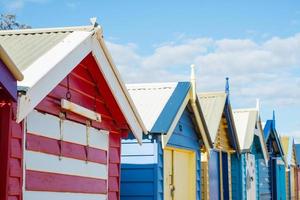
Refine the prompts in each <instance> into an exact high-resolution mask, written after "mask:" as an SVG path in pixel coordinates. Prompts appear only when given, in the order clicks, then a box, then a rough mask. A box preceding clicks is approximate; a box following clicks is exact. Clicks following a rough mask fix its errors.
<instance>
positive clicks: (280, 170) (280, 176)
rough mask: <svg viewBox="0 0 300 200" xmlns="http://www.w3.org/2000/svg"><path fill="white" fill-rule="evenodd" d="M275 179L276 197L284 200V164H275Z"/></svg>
mask: <svg viewBox="0 0 300 200" xmlns="http://www.w3.org/2000/svg"><path fill="white" fill-rule="evenodd" d="M278 159H279V158H278ZM279 160H280V159H279ZM276 179H277V180H276V181H277V184H276V186H277V188H276V190H277V199H278V200H285V199H286V176H285V165H284V164H277V165H276Z"/></svg>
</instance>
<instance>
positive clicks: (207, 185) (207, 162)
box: [198, 78, 240, 200]
mask: <svg viewBox="0 0 300 200" xmlns="http://www.w3.org/2000/svg"><path fill="white" fill-rule="evenodd" d="M198 97H199V99H200V105H201V108H202V109H203V113H204V118H205V121H206V123H207V127H208V131H209V134H210V138H211V140H212V142H213V148H212V149H211V151H210V158H207V157H206V155H205V154H202V165H203V166H205V167H203V168H202V179H203V180H202V190H203V193H204V194H205V195H203V198H202V199H212V200H219V199H221V200H226V199H232V193H233V192H235V191H233V190H235V188H232V186H231V180H232V176H234V175H235V174H236V172H234V171H232V170H231V169H232V168H233V166H231V163H232V162H231V160H232V159H239V152H240V148H239V143H238V138H237V135H236V130H235V125H234V119H233V113H232V109H231V104H230V100H229V84H228V78H227V81H226V91H225V92H211V93H200V94H198Z"/></svg>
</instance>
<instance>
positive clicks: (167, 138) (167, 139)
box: [162, 93, 190, 149]
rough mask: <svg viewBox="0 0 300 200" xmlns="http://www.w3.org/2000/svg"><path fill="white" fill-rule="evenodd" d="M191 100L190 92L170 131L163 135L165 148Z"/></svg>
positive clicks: (163, 146)
mask: <svg viewBox="0 0 300 200" xmlns="http://www.w3.org/2000/svg"><path fill="white" fill-rule="evenodd" d="M189 100H190V93H188V94H187V95H186V97H185V99H184V101H183V102H182V104H181V106H180V108H179V110H178V112H177V114H176V116H175V118H174V120H173V122H172V124H171V126H170V128H169V130H168V132H167V134H166V135H162V148H163V149H164V148H165V147H166V146H167V144H168V141H169V139H170V138H171V135H172V134H173V132H174V129H175V128H176V125H177V123H178V121H179V119H180V117H181V115H182V113H183V112H184V109H185V108H186V106H187V104H188V103H189Z"/></svg>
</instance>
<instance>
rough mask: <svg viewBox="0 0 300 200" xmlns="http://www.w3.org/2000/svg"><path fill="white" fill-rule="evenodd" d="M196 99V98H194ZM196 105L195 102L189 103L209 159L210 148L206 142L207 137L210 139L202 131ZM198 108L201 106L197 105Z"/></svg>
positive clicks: (208, 135)
mask: <svg viewBox="0 0 300 200" xmlns="http://www.w3.org/2000/svg"><path fill="white" fill-rule="evenodd" d="M196 98H198V97H197V96H196ZM196 104H197V103H196V100H195V101H193V102H191V106H192V109H193V112H194V115H195V119H196V123H197V126H198V129H199V131H200V134H201V137H202V140H203V142H204V146H205V149H206V152H207V157H208V158H209V157H210V148H211V146H210V144H209V142H208V138H207V137H210V134H209V133H208V132H206V131H205V129H204V125H203V123H202V120H201V116H200V110H199V109H198V106H197V105H196ZM199 106H201V105H200V103H199ZM203 120H205V119H203Z"/></svg>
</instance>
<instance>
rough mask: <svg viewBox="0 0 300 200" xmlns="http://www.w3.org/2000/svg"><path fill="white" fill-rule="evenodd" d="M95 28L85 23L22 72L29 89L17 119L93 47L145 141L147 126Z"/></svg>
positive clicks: (134, 128) (136, 132)
mask: <svg viewBox="0 0 300 200" xmlns="http://www.w3.org/2000/svg"><path fill="white" fill-rule="evenodd" d="M72 29H73V28H72ZM93 29H94V31H92V30H90V29H89V27H88V28H85V27H83V28H82V29H80V30H81V31H74V32H72V33H70V34H69V35H68V36H67V37H66V38H65V39H63V40H62V41H61V42H59V43H58V44H57V45H56V46H54V47H53V48H52V49H50V50H49V51H48V52H47V53H45V54H44V55H42V56H41V57H40V58H38V59H37V60H36V61H35V62H34V63H32V64H31V65H30V66H29V67H28V68H27V69H26V70H25V71H24V72H22V73H23V74H24V77H25V79H24V80H23V81H21V82H18V85H19V86H24V87H27V88H29V89H28V91H27V92H26V95H21V96H20V97H19V99H18V109H17V120H16V121H17V122H18V123H19V122H20V121H22V120H23V119H24V118H25V117H26V116H27V115H28V114H29V113H30V111H32V110H33V109H34V108H35V107H36V106H37V105H38V103H40V102H41V101H42V100H43V98H45V97H46V95H47V94H48V93H49V92H50V91H51V90H52V89H53V88H54V87H55V86H56V85H57V84H58V83H59V82H60V81H62V80H63V78H65V76H66V75H67V74H69V73H70V72H71V71H72V70H73V69H74V68H75V67H76V66H77V65H78V64H79V63H80V62H81V61H82V59H83V58H85V57H86V56H87V55H88V53H90V52H91V51H92V52H93V56H94V58H95V60H96V62H97V63H98V67H99V69H100V70H101V71H102V73H103V75H104V77H105V80H106V81H107V83H108V85H109V87H110V89H111V90H112V93H113V95H114V97H115V99H116V101H117V103H118V105H119V107H120V109H121V111H122V113H123V114H124V116H125V118H126V121H127V123H128V124H129V127H130V129H131V131H132V132H133V134H134V135H135V137H136V138H137V140H138V142H139V143H140V144H141V142H142V135H143V132H144V133H145V134H147V130H146V128H145V126H144V124H143V122H142V120H141V118H140V116H139V114H138V112H137V110H136V108H135V106H134V104H133V101H132V100H131V98H130V96H129V93H128V91H127V90H126V87H125V85H124V83H123V81H122V79H121V78H120V75H119V72H118V70H117V68H116V67H115V65H114V63H113V61H112V58H111V56H110V54H109V52H108V50H107V48H106V45H105V43H104V41H103V38H102V30H101V28H100V27H94V28H93ZM49 30H50V29H49ZM28 31H32V30H28ZM41 31H44V29H42V30H41ZM95 33H96V34H95ZM41 66H42V67H41Z"/></svg>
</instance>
